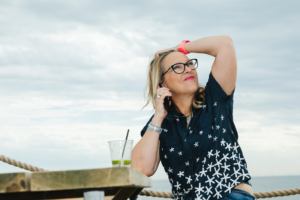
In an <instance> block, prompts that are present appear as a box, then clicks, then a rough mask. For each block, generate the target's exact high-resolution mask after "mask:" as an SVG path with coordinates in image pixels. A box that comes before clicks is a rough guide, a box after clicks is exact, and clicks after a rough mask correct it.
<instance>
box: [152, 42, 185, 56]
mask: <svg viewBox="0 0 300 200" xmlns="http://www.w3.org/2000/svg"><path fill="white" fill-rule="evenodd" d="M179 46H180V44H178V45H176V46H175V47H171V48H167V49H163V50H160V51H157V52H156V53H155V57H156V58H157V57H158V56H159V54H162V53H164V52H166V51H169V50H175V51H178V48H179Z"/></svg>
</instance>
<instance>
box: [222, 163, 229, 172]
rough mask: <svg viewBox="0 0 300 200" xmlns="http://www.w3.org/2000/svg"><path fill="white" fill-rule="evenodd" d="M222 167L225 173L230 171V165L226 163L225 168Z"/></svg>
mask: <svg viewBox="0 0 300 200" xmlns="http://www.w3.org/2000/svg"><path fill="white" fill-rule="evenodd" d="M221 167H222V168H224V172H226V170H228V171H230V169H229V167H230V165H226V162H224V166H221Z"/></svg>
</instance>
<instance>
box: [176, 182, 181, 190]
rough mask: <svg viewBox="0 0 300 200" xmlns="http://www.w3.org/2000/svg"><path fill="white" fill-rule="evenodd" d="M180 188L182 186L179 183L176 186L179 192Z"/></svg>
mask: <svg viewBox="0 0 300 200" xmlns="http://www.w3.org/2000/svg"><path fill="white" fill-rule="evenodd" d="M180 186H181V184H179V183H178V181H177V185H175V187H176V188H177V190H178V189H180Z"/></svg>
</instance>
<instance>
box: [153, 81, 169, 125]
mask: <svg viewBox="0 0 300 200" xmlns="http://www.w3.org/2000/svg"><path fill="white" fill-rule="evenodd" d="M158 93H159V94H161V96H160V98H157V97H156V108H155V114H154V117H155V118H156V119H159V120H160V121H161V122H162V121H163V120H164V119H165V117H166V116H167V114H168V112H167V111H166V109H165V106H164V99H165V98H166V97H167V96H169V97H172V93H171V92H170V89H169V88H166V87H162V88H160V87H159V86H157V89H156V96H157V95H158ZM169 105H171V101H170V103H169Z"/></svg>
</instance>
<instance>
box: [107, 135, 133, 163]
mask: <svg viewBox="0 0 300 200" xmlns="http://www.w3.org/2000/svg"><path fill="white" fill-rule="evenodd" d="M108 144H109V149H110V156H111V162H112V166H113V167H121V166H126V167H131V152H132V145H133V140H113V141H108ZM122 155H123V156H122Z"/></svg>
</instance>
